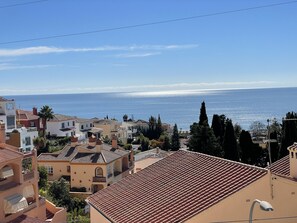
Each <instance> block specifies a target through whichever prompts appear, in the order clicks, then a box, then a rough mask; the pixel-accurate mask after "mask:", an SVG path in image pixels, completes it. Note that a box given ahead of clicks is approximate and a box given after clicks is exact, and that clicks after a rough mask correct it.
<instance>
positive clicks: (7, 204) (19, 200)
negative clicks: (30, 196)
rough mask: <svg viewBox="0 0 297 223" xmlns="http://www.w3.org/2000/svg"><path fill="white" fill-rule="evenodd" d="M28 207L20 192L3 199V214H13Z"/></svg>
mask: <svg viewBox="0 0 297 223" xmlns="http://www.w3.org/2000/svg"><path fill="white" fill-rule="evenodd" d="M27 207H28V203H27V200H26V198H24V197H23V195H21V194H14V195H11V196H9V197H6V198H5V199H4V212H5V214H13V213H17V212H19V211H22V210H23V209H25V208H27Z"/></svg>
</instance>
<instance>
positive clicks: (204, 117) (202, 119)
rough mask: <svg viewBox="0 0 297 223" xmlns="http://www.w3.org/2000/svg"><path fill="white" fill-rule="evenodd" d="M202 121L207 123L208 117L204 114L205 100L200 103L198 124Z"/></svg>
mask: <svg viewBox="0 0 297 223" xmlns="http://www.w3.org/2000/svg"><path fill="white" fill-rule="evenodd" d="M204 123H206V124H207V125H208V118H207V114H206V108H205V102H204V101H203V102H202V103H201V108H200V116H199V125H203V124H204Z"/></svg>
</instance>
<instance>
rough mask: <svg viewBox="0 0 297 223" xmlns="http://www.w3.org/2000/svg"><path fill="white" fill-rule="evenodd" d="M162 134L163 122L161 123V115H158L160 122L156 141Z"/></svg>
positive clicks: (157, 127)
mask: <svg viewBox="0 0 297 223" xmlns="http://www.w3.org/2000/svg"><path fill="white" fill-rule="evenodd" d="M162 132H163V127H162V121H161V118H160V115H158V121H157V125H156V139H157V138H159V137H160V136H161V134H162Z"/></svg>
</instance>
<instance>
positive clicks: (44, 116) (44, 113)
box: [38, 105, 54, 137]
mask: <svg viewBox="0 0 297 223" xmlns="http://www.w3.org/2000/svg"><path fill="white" fill-rule="evenodd" d="M38 116H39V117H40V118H41V120H42V124H43V137H45V131H46V126H47V125H46V124H47V121H49V120H51V119H52V118H53V117H54V112H53V109H52V108H50V107H49V106H48V105H44V106H43V107H42V108H41V109H40V111H39V112H38Z"/></svg>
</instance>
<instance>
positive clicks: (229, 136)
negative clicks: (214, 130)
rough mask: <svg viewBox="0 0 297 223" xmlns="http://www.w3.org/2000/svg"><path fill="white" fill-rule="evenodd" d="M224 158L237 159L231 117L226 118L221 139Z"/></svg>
mask: <svg viewBox="0 0 297 223" xmlns="http://www.w3.org/2000/svg"><path fill="white" fill-rule="evenodd" d="M223 150H224V158H225V159H229V160H234V161H239V155H238V148H237V142H236V138H235V133H234V127H233V124H232V120H231V119H227V120H226V130H225V136H224V141H223Z"/></svg>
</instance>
